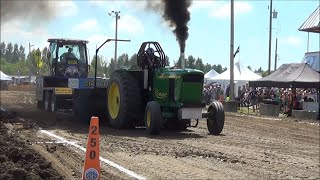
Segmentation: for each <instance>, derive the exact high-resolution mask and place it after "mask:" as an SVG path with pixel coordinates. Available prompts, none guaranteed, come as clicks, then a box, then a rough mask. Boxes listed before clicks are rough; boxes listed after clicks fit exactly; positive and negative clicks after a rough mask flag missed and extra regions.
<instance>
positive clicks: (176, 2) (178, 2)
mask: <svg viewBox="0 0 320 180" xmlns="http://www.w3.org/2000/svg"><path fill="white" fill-rule="evenodd" d="M162 3H164V14H163V18H164V19H165V20H166V21H168V22H169V23H170V26H172V27H174V28H175V29H174V30H173V32H174V33H175V35H176V37H177V41H178V42H179V46H180V52H181V53H184V50H185V46H186V40H187V39H188V36H189V33H188V29H189V28H188V22H189V20H190V12H189V11H188V8H189V7H190V5H191V0H162Z"/></svg>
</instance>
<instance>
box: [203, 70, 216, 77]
mask: <svg viewBox="0 0 320 180" xmlns="http://www.w3.org/2000/svg"><path fill="white" fill-rule="evenodd" d="M217 75H219V73H217V71H215V70H214V69H211V70H210V71H209V72H207V73H206V74H205V75H204V79H210V78H214V77H216V76H217Z"/></svg>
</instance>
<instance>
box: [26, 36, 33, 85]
mask: <svg viewBox="0 0 320 180" xmlns="http://www.w3.org/2000/svg"><path fill="white" fill-rule="evenodd" d="M32 46H34V45H32V44H30V42H29V57H28V58H27V59H28V60H29V61H30V59H31V54H30V53H31V47H32ZM30 64H31V63H30ZM30 64H29V65H28V64H27V65H28V67H29V80H30V81H31V67H30Z"/></svg>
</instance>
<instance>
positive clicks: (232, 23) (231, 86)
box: [230, 0, 234, 100]
mask: <svg viewBox="0 0 320 180" xmlns="http://www.w3.org/2000/svg"><path fill="white" fill-rule="evenodd" d="M233 53H234V0H231V29H230V100H234V54H233Z"/></svg>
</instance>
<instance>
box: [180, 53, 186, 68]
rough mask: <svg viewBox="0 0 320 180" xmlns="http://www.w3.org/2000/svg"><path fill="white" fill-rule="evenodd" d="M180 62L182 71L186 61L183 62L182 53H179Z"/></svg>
mask: <svg viewBox="0 0 320 180" xmlns="http://www.w3.org/2000/svg"><path fill="white" fill-rule="evenodd" d="M180 61H181V67H180V68H181V69H184V68H186V60H185V58H184V53H183V52H182V53H180Z"/></svg>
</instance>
